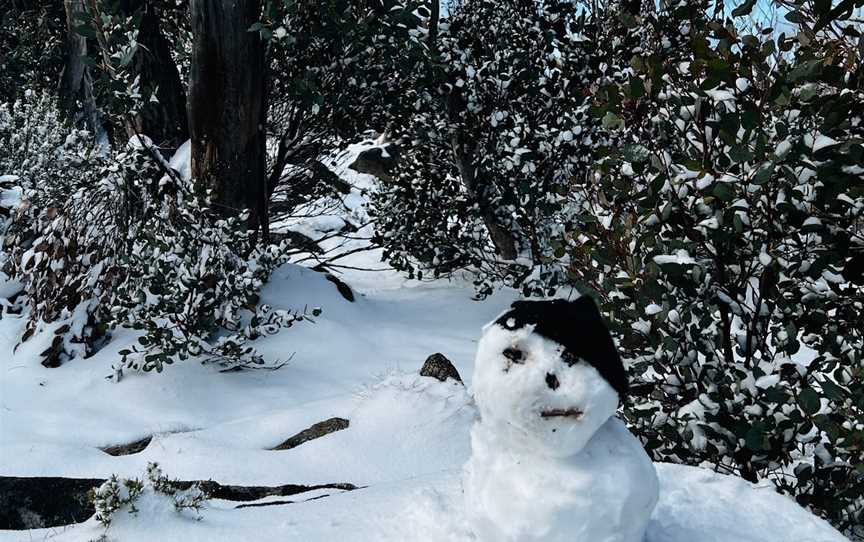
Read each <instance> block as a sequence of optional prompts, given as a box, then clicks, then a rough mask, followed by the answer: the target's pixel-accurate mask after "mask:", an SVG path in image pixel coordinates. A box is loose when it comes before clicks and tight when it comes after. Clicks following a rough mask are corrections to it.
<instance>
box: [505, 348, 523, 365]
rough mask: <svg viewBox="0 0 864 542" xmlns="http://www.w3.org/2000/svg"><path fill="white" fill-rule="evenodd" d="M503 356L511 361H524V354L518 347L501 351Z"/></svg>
mask: <svg viewBox="0 0 864 542" xmlns="http://www.w3.org/2000/svg"><path fill="white" fill-rule="evenodd" d="M503 354H504V357H505V358H507V359H509V360H510V361H512V362H513V363H524V362H525V359H524V358H525V356H524V355H523V354H522V351H521V350H519V349H518V348H507V349H506V350H504V352H503Z"/></svg>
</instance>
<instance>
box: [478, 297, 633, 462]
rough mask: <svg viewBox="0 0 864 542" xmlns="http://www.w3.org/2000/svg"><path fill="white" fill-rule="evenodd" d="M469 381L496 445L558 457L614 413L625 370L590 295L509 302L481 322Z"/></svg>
mask: <svg viewBox="0 0 864 542" xmlns="http://www.w3.org/2000/svg"><path fill="white" fill-rule="evenodd" d="M472 385H473V388H474V396H475V400H476V402H477V405H478V407H479V408H480V414H481V416H482V423H483V424H484V425H488V426H489V428H490V429H492V428H495V427H497V428H498V430H500V431H502V434H506V435H508V436H506V437H504V440H505V442H504V443H502V444H503V445H507V442H506V440H507V439H508V438H509V439H517V440H519V442H516V443H513V445H518V446H525V445H528V446H530V447H531V448H533V449H536V450H537V451H538V452H540V453H545V454H546V455H552V456H556V457H566V456H570V455H573V454H575V453H578V452H579V451H580V450H581V449H582V448H583V447H584V446H585V444H586V443H587V442H588V440H590V438H591V436H592V435H594V433H595V432H596V431H597V430H598V429H599V428H600V426H602V425H603V424H604V423H605V422H606V421H607V420H608V419H609V418H610V417H611V416H613V415H614V414H615V410H616V409H617V408H618V402H619V399H623V397H624V396H625V394H626V393H627V375H626V373H625V371H624V366H623V365H622V363H621V359H620V357H619V356H618V352H617V350H616V349H615V345H614V343H613V342H612V337H611V336H610V334H609V330H608V328H607V327H606V324H605V323H604V322H603V319H602V317H601V316H600V312H599V311H598V310H597V306H596V305H595V304H594V302H593V301H592V300H591V299H590V298H588V297H581V298H579V299H577V300H575V301H564V300H560V299H559V300H553V301H517V302H516V303H513V305H512V306H511V308H510V310H508V311H507V312H505V313H504V314H502V315H501V316H500V317H499V318H498V319H497V320H495V321H494V322H492V323H490V324H489V325H487V326H486V327H485V328H484V330H483V337H482V338H481V339H480V344H479V345H478V349H477V359H476V362H475V365H474V379H473V384H472Z"/></svg>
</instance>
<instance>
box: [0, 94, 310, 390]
mask: <svg viewBox="0 0 864 542" xmlns="http://www.w3.org/2000/svg"><path fill="white" fill-rule="evenodd" d="M5 112H6V115H5V116H4V117H3V118H2V119H0V141H2V140H13V139H16V138H17V140H21V138H22V137H25V136H23V135H22V130H21V128H20V127H21V126H28V127H29V126H31V125H32V126H33V127H34V128H28V129H27V130H25V131H24V132H27V131H30V132H33V135H32V136H30V137H32V138H34V139H35V140H36V141H47V142H48V145H49V146H48V147H45V146H44V145H42V144H41V143H39V144H36V143H34V144H33V145H32V146H30V147H28V146H23V147H21V146H16V148H23V149H24V150H23V151H21V152H19V153H17V154H15V155H13V156H11V157H4V159H3V167H4V168H5V170H6V171H8V172H9V173H13V174H15V175H18V176H19V177H20V182H21V185H22V189H23V202H22V204H21V205H20V206H18V208H17V209H16V211H15V212H14V213H13V216H12V220H11V224H10V225H9V227H8V229H7V232H6V236H5V245H6V250H7V252H8V253H9V259H8V261H7V262H6V273H7V274H8V275H9V276H10V277H12V278H15V279H17V280H18V281H20V282H21V283H22V284H23V287H24V294H25V295H24V296H23V297H22V298H21V302H22V303H24V304H25V305H26V307H27V310H28V325H27V327H26V331H25V333H24V336H23V337H22V340H24V341H26V340H28V339H30V338H31V337H32V336H34V335H36V334H42V333H48V334H53V337H52V338H51V339H50V341H47V342H49V343H50V346H49V347H48V348H47V349H46V350H45V351H44V352H43V358H44V360H43V364H45V365H46V366H57V365H59V364H60V363H62V361H64V360H66V359H69V358H71V357H75V356H85V357H86V356H88V355H90V354H92V353H93V352H94V351H95V350H96V349H98V347H99V346H100V344H101V342H100V339H101V338H102V337H104V335H105V333H106V332H107V331H109V330H110V329H112V328H116V327H126V328H131V329H136V330H140V331H142V332H144V333H143V334H142V336H141V337H140V338H139V339H138V344H137V345H135V346H133V347H131V348H129V349H127V350H123V351H121V355H122V360H121V361H120V363H119V364H118V365H117V366H116V367H115V368H116V376H118V377H119V376H121V375H122V373H123V370H124V369H127V368H128V369H134V370H143V371H150V370H153V369H155V370H157V371H161V370H162V368H163V366H164V365H165V364H169V363H172V362H174V361H176V360H178V359H179V360H185V359H188V358H198V359H200V360H202V361H203V362H209V361H215V362H218V363H220V364H222V365H224V366H226V367H239V366H248V365H250V364H251V365H261V364H262V363H263V360H262V359H261V358H260V356H258V355H257V353H256V352H255V350H254V348H252V347H251V345H249V344H248V343H249V341H251V340H254V339H255V338H257V337H259V336H261V335H265V334H271V333H274V332H276V331H277V330H278V329H280V328H283V327H288V326H290V325H292V324H293V323H294V322H295V321H296V320H298V319H301V318H302V317H303V316H302V315H296V314H294V313H291V312H286V311H271V310H270V309H269V307H267V306H260V305H259V303H258V301H259V299H258V291H259V289H260V287H261V286H262V285H263V283H264V282H265V281H266V280H267V277H268V276H269V273H270V272H271V271H272V270H273V269H274V268H275V267H276V266H278V265H279V264H280V263H282V262H283V257H284V253H285V252H284V250H283V249H282V248H281V247H276V246H269V247H263V248H256V247H254V246H253V242H252V240H251V239H250V237H249V235H248V234H247V233H246V232H245V229H243V228H241V227H239V224H238V223H237V222H236V220H239V219H225V218H223V217H221V216H219V214H218V213H216V212H214V211H212V210H211V209H210V208H209V207H208V203H207V196H206V195H202V194H198V193H196V192H195V190H194V187H193V184H192V183H191V182H190V181H186V180H184V179H182V178H180V177H179V176H178V175H177V174H175V173H172V172H170V170H168V169H167V168H165V166H164V164H162V165H160V164H158V163H157V162H155V161H154V158H153V156H152V155H151V154H149V153H148V152H146V151H145V150H143V149H141V148H140V145H134V144H132V145H130V146H129V147H128V148H126V149H124V150H122V151H120V152H113V153H110V154H105V155H100V154H97V153H94V152H92V151H91V150H90V148H89V147H88V144H90V140H89V139H87V138H86V137H84V134H81V133H78V132H73V135H72V136H69V137H68V138H66V139H63V138H62V136H60V135H59V134H61V133H62V132H63V125H62V123H61V122H60V121H59V120H57V119H59V116H58V115H57V114H56V110H54V109H53V105H52V104H51V102H50V101H48V100H47V99H40V100H39V101H38V105H37V106H33V107H30V106H23V107H22V106H20V104H19V105H18V106H15V107H13V108H11V110H10V109H9V108H6V109H5ZM40 119H41V124H40ZM25 139H27V140H28V141H29V138H25ZM54 144H56V145H57V149H56V150H55V149H54V148H53V147H51V146H50V145H54ZM42 153H44V156H42V155H41V154H42ZM240 219H242V217H240Z"/></svg>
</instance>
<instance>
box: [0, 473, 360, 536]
mask: <svg viewBox="0 0 864 542" xmlns="http://www.w3.org/2000/svg"><path fill="white" fill-rule="evenodd" d="M104 482H105V480H104V479H98V478H86V479H78V478H18V477H13V476H0V530H5V529H10V530H22V529H39V528H46V527H59V526H61V525H70V524H72V523H80V522H82V521H86V520H87V519H88V518H89V517H90V516H92V515H93V514H94V513H95V512H96V510H95V509H94V508H93V504H92V503H91V502H90V497H89V495H88V493H89V492H90V490H91V489H94V488H97V487H99V486H100V485H102V484H103V483H104ZM193 484H198V485H199V486H200V487H201V489H202V490H203V491H204V492H205V493H206V494H207V496H208V498H211V499H223V500H227V501H240V502H248V501H255V500H258V499H263V498H264V497H274V496H275V497H287V496H290V495H298V494H301V493H306V492H308V491H313V490H317V489H339V490H342V491H351V490H354V489H359V488H358V487H357V486H355V485H354V484H347V483H338V484H321V485H314V486H303V485H296V484H286V485H281V486H234V485H222V484H219V483H217V482H214V481H212V480H198V481H177V482H171V486H172V487H174V488H175V489H178V490H185V489H189V488H190V487H191V486H192V485H193Z"/></svg>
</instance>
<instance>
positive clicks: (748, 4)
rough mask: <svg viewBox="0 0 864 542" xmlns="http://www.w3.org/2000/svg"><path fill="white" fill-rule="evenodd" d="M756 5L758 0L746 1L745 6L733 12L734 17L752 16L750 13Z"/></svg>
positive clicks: (742, 5)
mask: <svg viewBox="0 0 864 542" xmlns="http://www.w3.org/2000/svg"><path fill="white" fill-rule="evenodd" d="M755 5H756V0H745V2H744V3H743V4H741V5H740V6H738V7H737V8H735V9H733V10H732V16H733V17H746V16H747V15H750V12H751V11H753V7H754V6H755Z"/></svg>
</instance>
